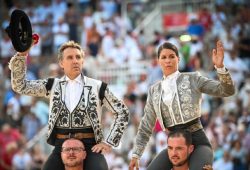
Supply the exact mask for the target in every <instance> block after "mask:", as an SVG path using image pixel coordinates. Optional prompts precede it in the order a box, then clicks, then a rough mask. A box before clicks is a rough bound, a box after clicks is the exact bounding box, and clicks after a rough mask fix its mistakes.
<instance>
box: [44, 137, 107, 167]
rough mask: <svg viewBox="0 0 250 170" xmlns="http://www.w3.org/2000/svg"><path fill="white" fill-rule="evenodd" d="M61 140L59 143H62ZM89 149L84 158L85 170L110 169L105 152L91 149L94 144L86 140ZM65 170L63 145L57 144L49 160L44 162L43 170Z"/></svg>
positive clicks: (86, 147)
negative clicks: (62, 152)
mask: <svg viewBox="0 0 250 170" xmlns="http://www.w3.org/2000/svg"><path fill="white" fill-rule="evenodd" d="M62 142H63V141H60V142H59V143H62ZM84 144H85V149H86V151H87V157H86V159H85V160H84V169H85V170H108V164H107V161H106V159H105V157H104V155H103V154H101V153H95V152H92V151H91V147H92V146H93V145H92V144H91V145H89V144H88V143H86V142H84ZM56 169H58V170H64V164H63V162H62V159H61V145H56V146H55V148H54V150H53V151H52V153H51V154H50V156H49V157H48V159H47V161H46V162H45V164H44V167H43V170H56Z"/></svg>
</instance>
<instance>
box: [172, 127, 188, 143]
mask: <svg viewBox="0 0 250 170" xmlns="http://www.w3.org/2000/svg"><path fill="white" fill-rule="evenodd" d="M174 137H183V138H184V139H185V140H186V145H191V144H192V142H193V141H192V134H191V132H190V131H188V130H185V129H176V130H173V131H170V133H169V134H168V139H169V138H174Z"/></svg>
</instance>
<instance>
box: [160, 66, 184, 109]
mask: <svg viewBox="0 0 250 170" xmlns="http://www.w3.org/2000/svg"><path fill="white" fill-rule="evenodd" d="M179 74H180V72H179V71H176V72H174V73H172V74H170V75H168V76H167V77H166V76H164V78H163V81H162V89H163V94H162V100H163V102H164V103H165V104H167V105H168V106H169V107H170V106H171V103H172V101H173V98H174V96H175V94H176V87H177V85H176V80H177V78H178V76H179Z"/></svg>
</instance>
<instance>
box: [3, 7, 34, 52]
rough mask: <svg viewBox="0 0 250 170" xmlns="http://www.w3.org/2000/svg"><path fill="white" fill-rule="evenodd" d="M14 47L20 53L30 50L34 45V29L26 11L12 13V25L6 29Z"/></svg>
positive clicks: (17, 10)
mask: <svg viewBox="0 0 250 170" xmlns="http://www.w3.org/2000/svg"><path fill="white" fill-rule="evenodd" d="M5 31H6V32H7V33H8V36H9V37H10V38H11V42H12V45H13V46H14V48H15V50H16V51H18V52H24V51H26V50H28V49H29V48H30V46H31V43H32V27H31V23H30V20H29V17H28V16H27V15H26V14H25V12H24V11H22V10H19V9H16V10H14V11H13V12H12V13H11V18H10V24H9V26H8V27H7V28H6V29H5Z"/></svg>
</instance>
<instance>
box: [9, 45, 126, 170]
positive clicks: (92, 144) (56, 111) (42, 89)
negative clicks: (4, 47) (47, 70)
mask: <svg viewBox="0 0 250 170" xmlns="http://www.w3.org/2000/svg"><path fill="white" fill-rule="evenodd" d="M28 51H29V50H28ZM28 51H26V52H23V53H20V52H18V53H17V54H16V55H15V56H14V57H12V59H11V61H10V63H9V67H10V69H11V84H12V88H13V90H14V91H16V92H18V93H20V94H25V95H31V96H37V97H47V98H49V100H50V113H49V121H48V134H47V142H48V143H49V144H50V145H53V146H55V148H54V150H53V152H52V154H51V155H50V156H49V158H48V160H47V161H46V163H45V166H44V168H43V169H45V170H51V169H64V166H63V163H62V160H61V157H60V152H61V145H62V143H63V141H64V140H65V139H68V138H72V137H73V138H77V139H80V140H82V142H83V143H84V145H85V147H86V151H87V159H86V160H85V167H84V169H89V170H90V169H91V170H107V169H108V165H107V162H106V160H105V158H104V156H103V155H102V154H101V153H102V152H105V151H109V150H110V149H111V147H112V146H114V147H116V146H118V144H119V142H120V139H121V137H122V134H123V132H124V130H125V129H126V127H127V124H128V118H129V112H128V109H127V107H126V106H125V105H124V103H123V102H122V101H121V100H119V99H118V98H117V97H115V96H114V95H113V94H112V93H111V91H110V90H109V88H108V87H106V86H105V84H104V83H103V82H101V81H100V80H95V79H92V78H89V77H87V76H85V75H83V73H82V69H83V63H84V52H83V50H82V48H81V46H80V45H79V44H77V43H75V42H73V41H69V42H66V43H64V44H62V46H61V47H60V49H59V54H58V60H59V65H60V67H61V68H62V69H63V71H64V74H65V75H64V76H63V77H62V78H60V79H59V78H53V79H51V78H49V79H43V80H26V79H25V77H26V57H27V55H28ZM102 106H104V107H106V108H107V109H108V110H110V111H111V112H112V113H113V114H114V118H115V120H114V123H113V124H112V126H111V128H110V132H109V134H108V135H107V137H106V138H104V136H103V131H102V129H101V123H100V122H101V113H102V112H101V107H102Z"/></svg>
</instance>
